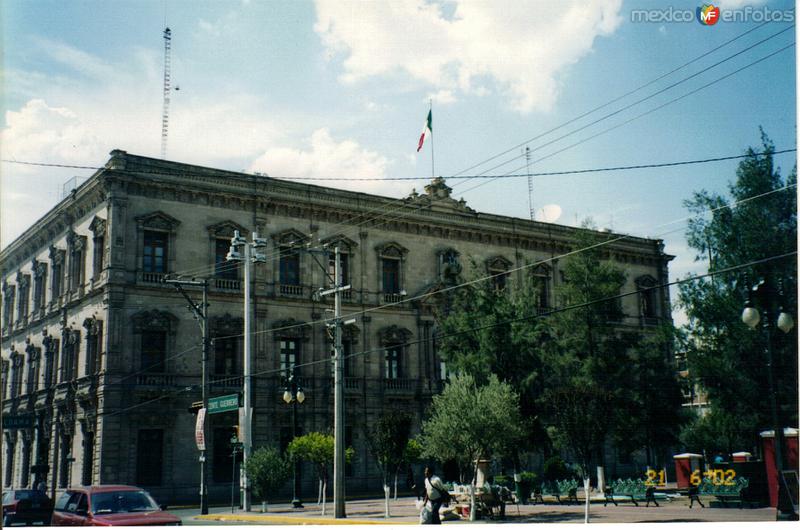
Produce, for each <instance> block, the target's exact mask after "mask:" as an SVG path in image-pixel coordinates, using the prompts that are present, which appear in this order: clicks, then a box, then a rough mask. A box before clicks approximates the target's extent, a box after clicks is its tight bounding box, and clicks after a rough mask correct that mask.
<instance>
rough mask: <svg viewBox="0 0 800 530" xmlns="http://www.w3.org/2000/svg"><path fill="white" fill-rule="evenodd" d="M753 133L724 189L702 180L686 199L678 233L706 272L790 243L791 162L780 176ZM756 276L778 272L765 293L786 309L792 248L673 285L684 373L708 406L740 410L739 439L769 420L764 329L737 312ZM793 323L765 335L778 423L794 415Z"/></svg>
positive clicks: (769, 149) (721, 411)
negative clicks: (778, 289)
mask: <svg viewBox="0 0 800 530" xmlns="http://www.w3.org/2000/svg"><path fill="white" fill-rule="evenodd" d="M761 143H762V147H761V149H759V150H758V151H756V150H754V149H753V148H749V149H748V150H747V152H746V153H747V155H748V157H747V158H745V159H744V160H742V162H741V163H740V164H739V167H738V169H737V170H736V179H735V180H734V181H733V182H732V183H730V184H729V187H728V192H729V193H728V195H729V198H726V197H723V196H722V195H720V194H717V193H710V192H708V191H705V190H703V191H699V192H696V193H695V194H694V196H693V197H692V199H690V200H688V201H686V203H685V204H686V206H687V208H688V209H689V211H690V212H691V213H692V214H693V215H694V217H693V218H692V219H691V220H690V223H689V227H688V230H687V233H686V236H687V241H688V243H689V245H690V247H691V248H693V249H694V250H695V251H696V258H695V259H696V261H707V262H708V265H709V270H710V271H712V272H713V271H721V270H724V269H728V268H731V267H739V266H741V265H745V264H748V263H752V262H755V261H760V260H764V259H766V258H771V257H774V256H780V255H783V254H786V253H787V252H790V251H791V250H796V249H797V243H796V242H797V190H796V188H795V186H796V183H797V168H796V167H795V168H794V169H793V170H792V171H791V173H790V174H789V176H788V177H786V178H784V177H782V176H781V173H780V168H777V167H776V166H775V164H774V161H773V156H772V155H773V153H774V151H775V147H774V145H773V144H772V142H771V141H770V140H769V138H768V137H767V136H766V135H765V134H764V132H763V131H761ZM734 205H735V207H732V206H734ZM709 256H710V257H709ZM764 278H766V279H770V280H772V281H774V282H778V281H780V282H781V286H782V296H778V295H776V296H775V297H774V298H775V299H773V302H774V303H775V304H776V305H777V304H778V303H782V304H783V308H784V309H786V310H788V311H790V312H795V310H796V307H797V258H796V256H790V257H786V258H782V259H775V260H770V261H766V262H762V263H758V264H755V265H752V266H750V267H746V268H743V269H738V270H733V271H729V272H725V273H724V274H718V275H715V276H713V277H712V279H704V280H701V281H694V282H686V283H683V284H682V285H681V286H680V298H679V300H680V303H681V305H682V306H683V308H684V309H685V310H686V314H687V317H688V324H687V331H688V334H689V340H688V344H687V360H688V367H689V374H690V376H691V377H692V378H693V380H694V381H695V382H696V383H697V384H698V385H700V386H701V387H702V389H703V390H704V391H705V393H706V394H707V396H708V399H709V402H710V403H712V404H713V407H714V410H715V412H714V413H715V415H717V416H719V417H724V416H735V417H737V418H739V422H740V425H741V427H742V428H743V429H744V431H745V432H749V433H750V437H749V440H750V441H749V444H747V447H752V446H754V445H755V444H756V442H757V432H758V431H759V430H760V429H763V428H772V425H771V423H772V422H771V420H770V409H769V407H768V406H767V403H768V398H767V397H766V396H765V391H766V390H767V389H768V383H767V369H768V367H767V366H766V361H765V359H764V357H763V352H764V351H765V348H766V346H767V344H766V338H765V335H764V334H763V333H761V332H760V330H758V331H755V332H754V331H752V330H750V329H748V328H747V327H746V326H745V325H744V324H742V322H741V320H740V315H741V313H742V309H743V306H744V302H745V298H746V296H747V295H746V290H747V288H748V287H749V286H751V285H752V284H753V283H755V281H756V280H757V279H764ZM778 298H781V299H780V300H778ZM776 308H777V307H775V308H773V311H774V309H776ZM763 309H764V308H763V307H762V308H761V310H763ZM770 318H771V319H773V322H770V325H772V326H774V319H775V318H776V315H774V314H773V315H770ZM773 329H775V328H774V327H773ZM796 329H797V328H795V329H794V330H792V331H791V332H790V333H789V334H788V335H784V334H783V333H780V332H775V333H773V336H772V340H773V342H772V346H773V370H774V373H775V374H776V375H777V377H776V381H775V386H776V394H777V402H778V404H779V405H780V406H779V407H778V414H779V421H780V422H781V424H782V425H795V424H797V410H798V409H797V393H798V384H797V331H796Z"/></svg>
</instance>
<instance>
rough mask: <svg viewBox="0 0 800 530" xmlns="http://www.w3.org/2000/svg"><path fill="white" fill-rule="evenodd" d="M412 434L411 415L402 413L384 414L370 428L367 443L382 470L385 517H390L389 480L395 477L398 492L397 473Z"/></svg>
mask: <svg viewBox="0 0 800 530" xmlns="http://www.w3.org/2000/svg"><path fill="white" fill-rule="evenodd" d="M410 433H411V415H410V414H408V413H405V412H400V411H391V412H387V413H384V414H383V415H382V416H381V417H380V418H378V420H377V421H376V422H375V423H374V424H373V425H372V426H371V427H370V428H369V430H368V433H367V441H368V443H369V448H370V451H372V454H373V455H374V456H375V461H376V462H377V464H378V467H379V468H380V470H381V478H382V480H383V494H384V517H387V518H388V517H389V516H390V514H389V493H390V489H391V488H390V487H389V479H390V478H391V476H392V475H394V481H395V492H396V491H397V471H398V469H399V468H400V465H401V464H402V463H403V454H404V451H405V449H406V447H407V445H408V437H409V434H410Z"/></svg>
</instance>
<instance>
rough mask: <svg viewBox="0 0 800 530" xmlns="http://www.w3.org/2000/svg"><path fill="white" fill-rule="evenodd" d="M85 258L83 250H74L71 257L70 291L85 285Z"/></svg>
mask: <svg viewBox="0 0 800 530" xmlns="http://www.w3.org/2000/svg"><path fill="white" fill-rule="evenodd" d="M83 271H84V260H83V250H73V251H72V255H71V258H70V269H69V288H70V291H74V290H76V289H79V288H80V287H81V286H82V285H83Z"/></svg>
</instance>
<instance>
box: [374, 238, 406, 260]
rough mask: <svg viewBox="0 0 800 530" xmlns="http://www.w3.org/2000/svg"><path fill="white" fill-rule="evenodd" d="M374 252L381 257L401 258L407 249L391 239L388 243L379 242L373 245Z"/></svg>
mask: <svg viewBox="0 0 800 530" xmlns="http://www.w3.org/2000/svg"><path fill="white" fill-rule="evenodd" d="M375 250H376V252H377V253H378V255H379V256H380V257H382V258H397V259H402V258H404V257H405V255H406V254H408V249H407V248H405V247H404V246H402V245H401V244H400V243H395V242H394V241H391V242H389V243H381V244H380V245H377V246H376V247H375Z"/></svg>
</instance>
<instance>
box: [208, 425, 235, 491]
mask: <svg viewBox="0 0 800 530" xmlns="http://www.w3.org/2000/svg"><path fill="white" fill-rule="evenodd" d="M222 416H224V415H217V416H216V417H217V418H220V417H222ZM215 421H216V420H215ZM232 436H233V428H232V427H217V428H215V429H214V454H213V462H212V468H211V470H212V471H211V473H212V477H213V479H214V482H228V483H229V482H231V481H232V480H234V481H235V480H238V478H237V479H234V477H238V476H239V470H238V466H237V467H236V468H234V467H233V446H232V445H231V437H232ZM237 456H238V455H237ZM238 460H239V459H238V458H237V461H238ZM237 463H238V462H237Z"/></svg>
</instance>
